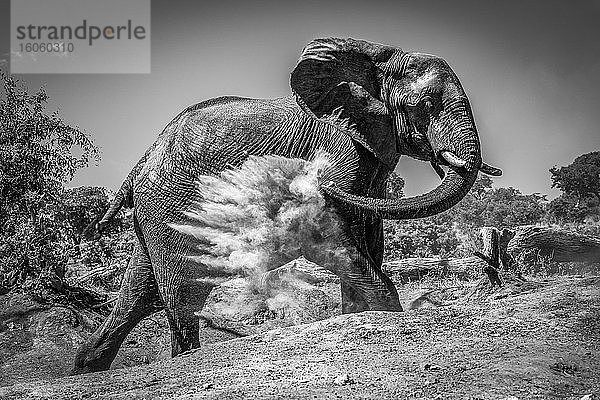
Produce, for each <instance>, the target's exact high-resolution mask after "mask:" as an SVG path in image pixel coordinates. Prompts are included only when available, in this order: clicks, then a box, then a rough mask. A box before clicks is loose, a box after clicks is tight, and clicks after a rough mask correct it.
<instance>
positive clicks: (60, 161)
mask: <svg viewBox="0 0 600 400" xmlns="http://www.w3.org/2000/svg"><path fill="white" fill-rule="evenodd" d="M0 77H1V79H2V81H3V84H4V85H3V86H4V92H5V93H4V95H5V96H4V97H3V98H2V100H0V286H2V285H4V286H5V287H6V286H7V285H8V286H12V285H14V284H15V283H17V282H24V281H25V280H26V279H27V278H33V280H34V281H35V280H36V279H37V278H40V277H45V278H47V279H46V281H47V282H45V283H48V282H50V283H51V284H52V285H54V286H56V285H60V281H61V279H62V276H63V275H64V268H65V264H66V261H67V258H68V254H69V249H70V248H71V247H72V240H70V238H72V236H73V232H72V230H73V227H72V226H71V225H70V224H69V223H68V221H67V220H65V218H64V216H65V203H64V196H65V190H64V186H63V185H64V184H65V183H67V182H69V181H70V180H71V179H72V178H73V175H74V174H75V172H76V171H77V170H78V169H79V168H82V167H85V166H87V165H88V163H89V161H90V160H97V159H98V150H97V148H96V147H95V145H94V143H93V141H92V139H91V138H90V137H89V135H87V134H86V133H84V132H82V131H81V130H79V129H78V128H75V127H72V126H69V125H68V124H66V123H65V122H64V121H63V120H62V119H60V118H59V116H58V114H57V113H48V112H47V111H46V107H47V103H48V96H47V94H46V92H45V91H44V90H43V89H40V90H39V91H38V92H36V93H35V94H29V93H28V91H27V89H26V88H25V87H24V86H23V85H22V84H21V83H19V82H17V81H16V80H15V79H14V78H13V77H11V76H9V75H6V74H4V73H2V74H1V76H0ZM3 277H4V278H3ZM3 281H4V282H3Z"/></svg>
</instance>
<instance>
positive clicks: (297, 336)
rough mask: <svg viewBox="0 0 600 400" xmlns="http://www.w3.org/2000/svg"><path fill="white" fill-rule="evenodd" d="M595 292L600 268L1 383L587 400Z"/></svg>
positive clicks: (595, 382) (65, 392) (593, 383)
mask: <svg viewBox="0 0 600 400" xmlns="http://www.w3.org/2000/svg"><path fill="white" fill-rule="evenodd" d="M599 289H600V277H593V278H592V277H586V278H582V277H578V278H560V279H556V280H549V281H542V282H537V283H527V284H523V285H520V286H515V287H507V288H506V289H505V290H504V291H501V292H498V293H496V294H495V295H493V296H492V297H491V298H487V299H485V300H481V299H480V300H476V299H475V297H472V298H471V300H470V301H468V302H454V303H451V304H448V305H445V306H441V307H436V308H433V307H432V308H428V307H424V308H420V309H417V310H413V311H408V312H405V313H385V312H368V313H363V314H356V315H345V316H338V317H334V318H331V319H328V320H324V321H320V322H315V323H312V324H306V325H300V326H295V327H289V328H281V329H275V330H272V331H269V332H265V333H261V334H258V335H254V336H249V337H245V338H241V339H236V340H231V341H228V342H222V343H215V344H212V345H208V346H205V347H203V348H201V349H198V350H196V351H193V352H190V353H189V354H185V355H183V356H181V357H178V358H176V359H173V360H164V361H159V362H157V363H154V364H151V365H149V366H143V367H134V368H131V369H120V370H113V371H108V372H103V373H95V374H89V375H85V376H79V377H70V378H61V379H56V380H48V381H38V382H33V383H24V384H17V385H13V386H10V387H5V388H0V398H3V399H17V398H32V399H38V398H47V399H63V398H64V399H93V398H111V399H116V398H127V399H143V398H185V399H199V398H215V399H216V398H218V399H246V398H282V397H283V398H313V397H317V398H356V397H360V398H372V399H380V398H390V399H392V398H427V399H431V398H440V399H441V398H443V399H446V398H456V399H463V398H474V399H475V398H476V399H514V398H519V399H529V398H561V399H563V398H574V399H581V398H583V399H586V400H588V399H593V398H598V397H596V396H598V395H599V394H600V353H599V350H600V290H599ZM493 297H497V298H495V299H494V298H493ZM588 395H589V396H588Z"/></svg>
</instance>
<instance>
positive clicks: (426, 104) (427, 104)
mask: <svg viewBox="0 0 600 400" xmlns="http://www.w3.org/2000/svg"><path fill="white" fill-rule="evenodd" d="M433 108H434V107H433V102H432V101H431V99H429V98H427V99H425V100H423V110H425V112H426V113H428V114H431V113H432V112H433Z"/></svg>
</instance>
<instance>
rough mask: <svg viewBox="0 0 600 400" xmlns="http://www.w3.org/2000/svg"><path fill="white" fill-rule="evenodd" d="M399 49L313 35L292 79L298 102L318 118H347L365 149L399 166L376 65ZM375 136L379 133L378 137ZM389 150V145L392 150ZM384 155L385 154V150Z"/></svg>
mask: <svg viewBox="0 0 600 400" xmlns="http://www.w3.org/2000/svg"><path fill="white" fill-rule="evenodd" d="M396 51H397V50H396V49H395V48H393V47H389V46H384V45H380V44H375V43H369V42H365V41H362V40H355V39H337V38H328V39H315V40H313V41H312V42H310V43H309V44H308V45H307V46H306V47H305V48H304V51H303V52H302V55H301V56H300V59H299V61H298V64H297V65H296V67H295V68H294V70H293V71H292V74H291V78H290V85H291V87H292V90H293V91H294V93H295V94H296V96H297V101H298V102H299V103H300V105H302V106H305V107H306V108H308V109H309V110H310V111H311V112H312V113H314V115H315V116H316V117H317V118H328V117H331V116H333V117H334V118H336V119H342V120H345V121H347V122H349V124H346V125H349V126H354V127H356V131H357V133H358V135H359V136H360V138H358V140H359V141H362V142H363V144H364V145H366V147H367V148H368V149H369V150H370V151H372V152H374V153H377V154H376V155H377V156H378V157H379V158H380V159H382V161H384V162H385V163H386V164H389V165H392V164H395V161H396V160H394V157H395V156H394V155H393V154H392V153H393V152H392V151H391V150H395V148H394V147H395V146H390V140H395V139H394V138H393V137H390V136H388V135H386V134H385V133H386V130H387V131H389V132H388V133H390V134H391V133H392V132H391V130H392V129H391V126H392V125H391V119H390V117H389V115H388V113H387V108H386V107H385V105H384V104H383V102H382V101H381V88H380V84H379V80H380V78H379V76H380V75H379V74H380V72H379V69H378V68H377V64H378V63H384V62H386V61H388V60H389V59H390V57H391V56H392V55H393V54H394V52H396ZM375 134H376V135H375ZM390 148H391V149H390ZM384 153H385V154H384Z"/></svg>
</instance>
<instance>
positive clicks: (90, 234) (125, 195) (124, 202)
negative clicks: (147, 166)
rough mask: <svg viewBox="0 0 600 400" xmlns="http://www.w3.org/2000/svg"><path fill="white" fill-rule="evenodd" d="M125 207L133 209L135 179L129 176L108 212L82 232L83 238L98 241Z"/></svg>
mask: <svg viewBox="0 0 600 400" xmlns="http://www.w3.org/2000/svg"><path fill="white" fill-rule="evenodd" d="M123 206H125V207H127V208H132V207H133V179H130V177H129V176H128V177H127V179H126V180H125V182H123V184H122V185H121V188H120V189H119V190H118V191H117V193H116V194H115V197H114V198H113V200H112V201H111V202H110V205H109V206H108V210H106V212H105V213H104V215H103V216H102V218H100V220H99V221H98V219H99V218H95V219H94V220H93V221H92V222H91V223H90V224H89V225H88V226H87V227H86V228H85V229H84V230H83V232H82V234H81V235H82V236H83V237H84V238H87V239H92V238H93V239H98V238H99V237H100V234H102V231H104V229H105V228H106V225H108V223H109V222H110V221H111V220H112V219H113V217H114V216H115V215H116V214H117V213H118V212H119V211H120V210H121V208H122V207H123Z"/></svg>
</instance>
